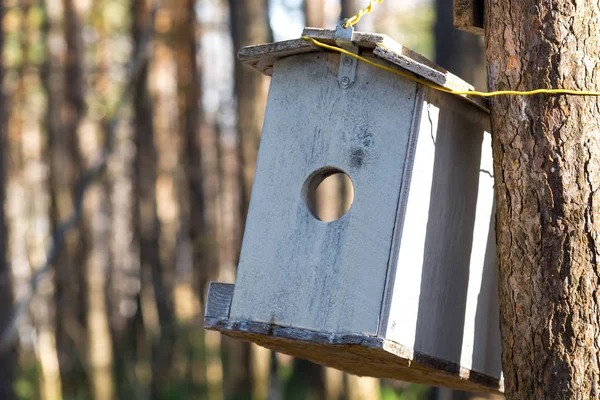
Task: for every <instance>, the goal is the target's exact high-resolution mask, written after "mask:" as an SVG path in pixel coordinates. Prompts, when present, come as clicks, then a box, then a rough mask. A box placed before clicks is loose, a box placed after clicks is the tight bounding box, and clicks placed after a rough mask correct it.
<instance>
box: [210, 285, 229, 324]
mask: <svg viewBox="0 0 600 400" xmlns="http://www.w3.org/2000/svg"><path fill="white" fill-rule="evenodd" d="M234 287H235V285H232V284H230V283H218V282H210V284H209V286H208V295H207V301H206V311H205V312H204V315H205V316H206V317H215V318H229V310H230V308H231V299H232V298H233V289H234Z"/></svg>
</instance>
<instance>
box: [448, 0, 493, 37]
mask: <svg viewBox="0 0 600 400" xmlns="http://www.w3.org/2000/svg"><path fill="white" fill-rule="evenodd" d="M484 4H485V1H484V0H454V27H455V28H456V29H460V30H461V31H465V32H469V33H472V34H474V35H479V36H483V35H484V34H485V30H484V28H483V20H484V15H483V13H484Z"/></svg>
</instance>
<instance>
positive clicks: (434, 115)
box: [380, 89, 501, 379]
mask: <svg viewBox="0 0 600 400" xmlns="http://www.w3.org/2000/svg"><path fill="white" fill-rule="evenodd" d="M486 131H489V117H488V115H487V113H484V112H482V111H481V110H478V109H477V108H474V107H472V106H469V105H468V104H466V103H464V102H461V101H460V100H459V99H458V98H456V97H454V96H450V95H448V94H443V93H440V92H437V91H434V90H431V89H428V90H427V98H426V102H425V104H424V105H423V107H422V113H421V118H420V129H419V131H418V132H419V134H418V139H417V141H416V142H417V144H416V147H415V150H414V152H413V151H411V152H409V157H410V158H411V160H410V161H409V164H410V165H411V168H409V169H408V171H407V174H408V175H409V176H408V177H407V178H406V179H407V181H408V182H410V183H407V186H405V189H406V188H408V190H407V191H406V192H405V191H403V195H402V196H406V197H407V199H406V200H405V201H401V206H400V209H401V211H400V212H401V213H403V215H404V219H403V221H402V223H401V228H400V232H401V234H400V235H399V236H400V238H399V243H400V244H399V246H400V247H399V250H398V256H397V261H396V265H393V266H392V271H391V272H390V277H389V278H388V279H389V280H390V281H392V282H393V284H392V286H393V288H392V289H391V290H388V291H386V297H385V298H384V310H383V314H382V332H380V336H382V337H384V338H386V339H390V340H393V341H395V342H397V343H401V344H403V345H405V346H407V347H409V348H413V349H414V350H415V351H419V352H422V353H425V354H429V355H432V356H435V357H437V358H441V359H445V360H448V361H450V362H454V363H457V364H460V365H462V366H463V367H468V368H469V369H476V370H477V371H478V372H482V373H485V374H486V375H489V376H496V377H497V378H498V379H500V376H501V375H500V374H501V365H500V337H499V327H498V319H499V318H498V302H497V286H496V285H497V281H496V279H497V278H496V273H497V271H496V269H497V266H496V260H495V257H494V255H495V247H494V225H493V206H492V204H493V198H494V193H493V178H492V176H491V175H490V174H491V172H490V171H491V164H492V158H491V137H490V134H489V133H487V132H486ZM388 307H389V308H388ZM388 309H389V311H388V312H387V314H386V310H388Z"/></svg>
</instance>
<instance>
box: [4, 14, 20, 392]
mask: <svg viewBox="0 0 600 400" xmlns="http://www.w3.org/2000/svg"><path fill="white" fill-rule="evenodd" d="M3 20H4V5H3V4H0V21H3ZM3 49H4V32H3V31H0V52H2V50H3ZM3 81H4V64H3V63H2V62H1V61H0V82H3ZM6 118H7V115H6V111H5V101H4V93H3V92H0V332H4V329H5V328H6V326H7V325H8V323H9V319H10V316H11V312H12V306H13V290H12V289H13V288H12V277H11V272H10V266H9V264H8V262H7V258H6V249H7V245H6V224H5V216H4V200H5V187H6V175H5V171H6V163H7V161H6V158H5V157H6V156H7V155H8V150H7V140H6V132H7V129H6V128H7V124H6ZM17 361H18V360H17V347H16V345H14V344H13V345H10V346H9V347H8V348H5V349H0V399H6V400H11V399H13V398H14V394H15V393H14V389H13V387H14V379H15V370H16V366H17Z"/></svg>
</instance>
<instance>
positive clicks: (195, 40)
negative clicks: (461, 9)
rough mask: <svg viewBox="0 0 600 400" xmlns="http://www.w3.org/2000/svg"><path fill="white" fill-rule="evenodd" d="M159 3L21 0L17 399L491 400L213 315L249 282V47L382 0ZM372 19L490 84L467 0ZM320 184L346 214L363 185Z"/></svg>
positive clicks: (3, 265)
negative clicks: (331, 357) (252, 331)
mask: <svg viewBox="0 0 600 400" xmlns="http://www.w3.org/2000/svg"><path fill="white" fill-rule="evenodd" d="M157 1H158V2H156V3H155V2H154V1H152V0H131V1H126V0H3V1H2V2H1V5H0V18H1V22H2V25H1V26H2V30H1V31H0V54H1V58H0V60H1V62H0V80H1V82H2V95H1V96H0V161H1V162H0V199H1V200H2V201H3V204H2V206H1V207H0V222H1V225H0V254H1V255H2V256H3V257H0V399H11V398H18V399H48V400H57V399H96V400H112V399H117V398H120V399H146V398H152V399H211V400H212V399H214V400H217V399H264V398H269V399H275V400H277V399H328V400H338V399H339V400H342V399H343V400H346V399H347V400H354V399H378V398H381V399H386V400H388V399H389V400H392V399H467V398H476V397H477V396H475V395H472V394H467V393H459V392H450V391H447V390H441V389H435V388H429V387H426V386H421V385H412V384H408V383H403V382H396V381H387V380H386V381H380V380H377V379H373V378H359V377H356V376H352V375H348V374H345V373H342V372H340V371H336V370H332V369H329V368H323V367H320V366H317V365H314V364H311V363H309V362H307V361H303V360H299V359H293V358H291V357H288V356H285V355H282V354H276V353H272V352H270V351H268V350H266V349H262V348H259V347H257V346H254V345H250V344H248V343H243V342H239V341H235V340H230V339H228V338H226V337H222V336H220V335H219V334H218V333H216V332H208V331H205V330H204V329H203V328H202V320H203V309H204V301H205V298H206V289H207V284H208V282H209V281H211V280H218V281H220V282H229V283H233V282H234V281H235V272H236V263H237V257H238V255H239V250H240V243H241V238H242V235H243V227H244V221H245V216H246V212H247V207H248V202H249V198H250V192H251V185H252V175H253V172H254V166H255V161H256V152H257V149H258V143H259V138H260V132H261V125H262V120H263V113H264V107H265V102H266V96H267V92H268V85H269V78H266V77H263V76H261V75H260V74H259V73H257V72H256V71H253V70H251V69H250V68H248V67H244V66H242V65H241V64H239V63H238V62H236V59H235V53H236V52H237V50H238V49H239V48H240V47H242V46H246V45H251V44H259V43H265V42H270V41H272V40H284V39H290V38H297V37H299V36H300V34H301V32H302V28H303V26H305V25H306V26H313V27H334V26H335V24H336V23H337V22H338V21H339V20H340V19H341V18H342V17H343V16H346V17H348V16H351V15H353V14H354V13H355V12H356V11H357V10H358V9H359V7H361V6H365V5H366V3H367V1H366V0H364V1H359V0H304V1H302V0H229V1H224V0H157ZM363 3H365V4H363ZM357 29H358V30H363V31H373V32H380V33H386V34H388V35H389V36H391V37H392V38H394V39H396V40H397V41H398V42H400V43H403V44H404V45H405V46H407V47H409V48H412V49H414V50H416V51H418V52H420V53H422V54H424V55H426V56H427V57H429V58H433V59H435V60H436V62H437V63H438V64H440V65H442V66H444V67H446V68H448V69H449V70H451V71H452V72H454V73H456V74H458V75H459V76H461V77H463V78H464V79H466V80H467V81H470V82H471V83H474V84H475V86H476V87H480V88H483V87H485V67H484V51H483V44H482V40H481V38H478V37H475V36H472V35H468V34H464V33H460V32H458V31H456V30H454V28H453V27H452V2H451V1H450V0H437V2H435V3H434V2H430V1H426V0H422V1H421V0H412V1H407V0H404V1H391V0H390V1H386V2H384V3H383V4H382V5H380V6H378V7H377V8H376V11H375V12H374V13H373V14H371V15H369V16H368V17H366V18H363V20H362V21H361V22H360V23H359V24H358V26H357ZM318 197H319V199H318V201H319V207H320V209H321V211H322V212H323V213H331V214H333V215H335V214H336V213H339V212H340V210H341V209H343V207H344V206H345V205H346V206H347V202H348V198H350V197H351V193H348V185H346V184H345V183H344V182H343V181H337V180H332V181H330V182H325V183H324V184H323V185H322V190H321V192H320V193H319V194H318ZM479 398H480V397H479Z"/></svg>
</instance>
